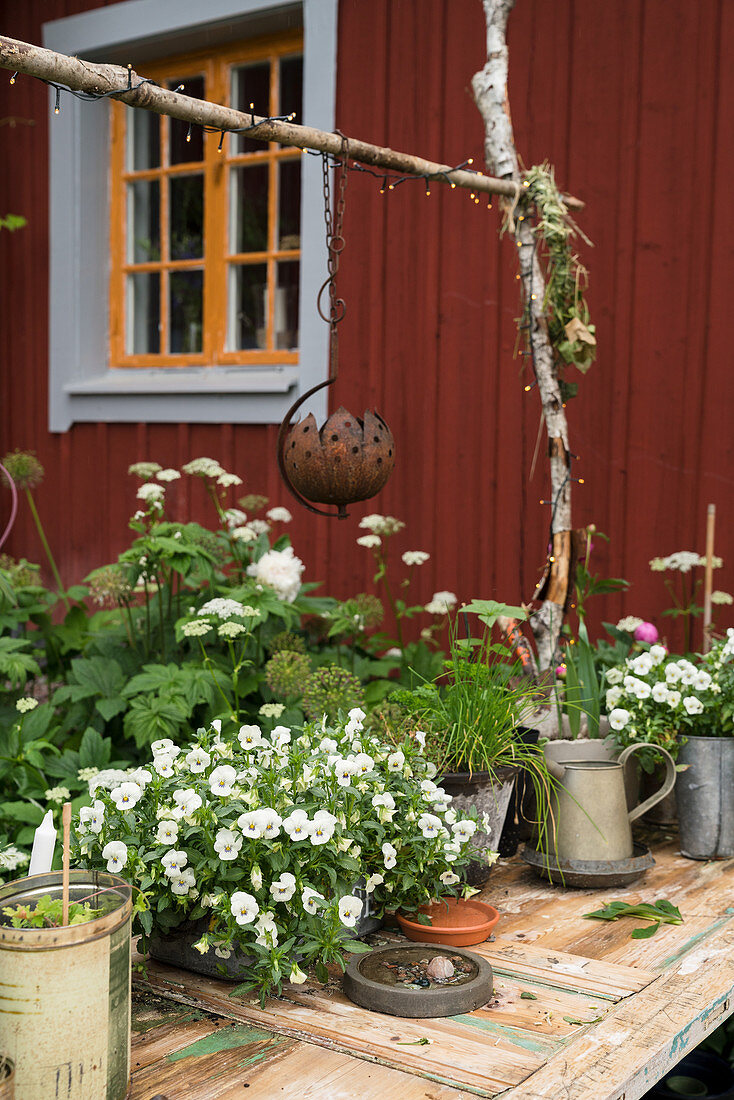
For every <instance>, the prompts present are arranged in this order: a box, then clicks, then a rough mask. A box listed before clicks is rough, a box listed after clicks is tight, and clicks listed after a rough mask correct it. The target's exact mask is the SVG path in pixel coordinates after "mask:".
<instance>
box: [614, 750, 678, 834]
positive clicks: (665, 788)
mask: <svg viewBox="0 0 734 1100" xmlns="http://www.w3.org/2000/svg"><path fill="white" fill-rule="evenodd" d="M650 747H651V746H650V745H649V744H648V742H644V743H640V744H639V745H628V746H627V748H626V749H624V750H623V751H622V752H621V753H620V754H619V757H618V758H617V763H618V764H621V765H622V766H623V767H624V765H625V764H626V763H627V761H628V760H629V758H630V756H631V755H632V753H633V752H636V751H637V750H638V749H647V748H650ZM652 747H654V748H655V749H657V751H658V752H659V753H660V754H661V756H662V757H663V760H664V762H665V779H664V781H663V785H662V787H661V788H660V790H658V791H655V794H651V795H650V797H649V798H646V799H645V801H644V802H641V803H640V805H639V806H635V808H634V810H630V812H629V814H628V815H627V816H628V818H629V820H630V822H632V821H637V818H638V817H642V815H643V814H645V813H647V811H648V810H651V809H652V807H653V806H656V805H657V803H658V802H661V801H662V800H663V799H664V798H665V796H666V794H670V792H671V791H672V790H673V787H674V786H675V761H674V760H673V757H672V756H671V755H670V753H669V752H668V750H667V749H664V748H662V746H660V745H654V746H652Z"/></svg>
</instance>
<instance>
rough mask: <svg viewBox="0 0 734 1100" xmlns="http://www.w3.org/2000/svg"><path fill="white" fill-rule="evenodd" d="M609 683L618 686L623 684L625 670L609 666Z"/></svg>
mask: <svg viewBox="0 0 734 1100" xmlns="http://www.w3.org/2000/svg"><path fill="white" fill-rule="evenodd" d="M606 676H607V683H608V684H612V685H614V686H616V685H617V684H621V683H622V680H623V679H624V672H623V671H622V669H621V668H609V669H607V673H606Z"/></svg>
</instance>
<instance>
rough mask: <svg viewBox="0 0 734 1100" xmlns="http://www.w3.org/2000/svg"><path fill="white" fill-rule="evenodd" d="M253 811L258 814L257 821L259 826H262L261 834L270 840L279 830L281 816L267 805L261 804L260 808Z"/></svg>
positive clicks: (281, 821) (281, 820) (281, 822)
mask: <svg viewBox="0 0 734 1100" xmlns="http://www.w3.org/2000/svg"><path fill="white" fill-rule="evenodd" d="M255 812H256V813H258V814H259V815H260V817H259V821H260V827H261V828H262V835H263V836H264V837H265V839H266V840H272V839H273V838H274V837H276V836H277V835H278V833H279V832H280V826H281V825H282V824H283V818H282V817H281V816H280V814H279V813H276V811H275V810H273V809H271V808H270V807H269V806H263V808H262V809H260V810H256V811H255Z"/></svg>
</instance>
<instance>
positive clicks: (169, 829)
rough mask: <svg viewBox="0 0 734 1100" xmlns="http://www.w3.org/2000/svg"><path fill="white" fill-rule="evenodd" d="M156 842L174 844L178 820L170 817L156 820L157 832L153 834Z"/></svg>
mask: <svg viewBox="0 0 734 1100" xmlns="http://www.w3.org/2000/svg"><path fill="white" fill-rule="evenodd" d="M155 839H156V841H157V842H158V844H175V843H176V841H177V840H178V822H177V821H173V820H172V819H171V818H163V820H162V821H159V822H158V832H157V833H156V834H155Z"/></svg>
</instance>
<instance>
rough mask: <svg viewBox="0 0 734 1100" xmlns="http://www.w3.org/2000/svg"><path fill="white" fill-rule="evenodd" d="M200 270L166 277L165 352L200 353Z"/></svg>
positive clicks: (201, 277) (201, 293) (202, 284)
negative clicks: (167, 345)
mask: <svg viewBox="0 0 734 1100" xmlns="http://www.w3.org/2000/svg"><path fill="white" fill-rule="evenodd" d="M203 290H204V272H203V271H171V272H169V274H168V316H169V325H168V328H169V338H168V342H169V345H170V347H169V350H170V351H171V352H172V353H175V352H178V353H180V354H181V355H189V354H193V353H194V352H197V351H201V320H202V313H203V307H202V302H203Z"/></svg>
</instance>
